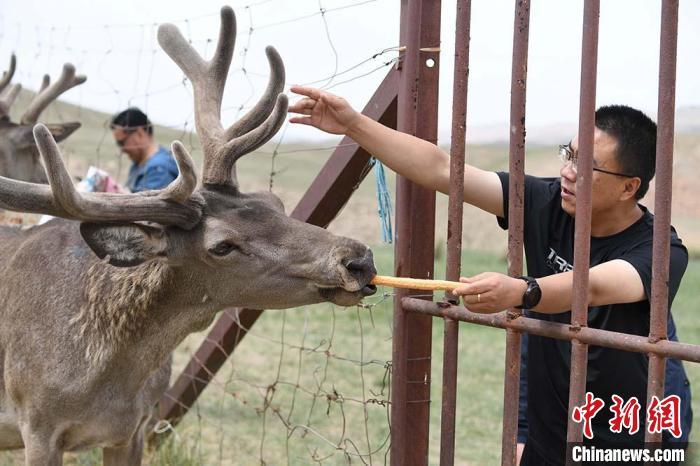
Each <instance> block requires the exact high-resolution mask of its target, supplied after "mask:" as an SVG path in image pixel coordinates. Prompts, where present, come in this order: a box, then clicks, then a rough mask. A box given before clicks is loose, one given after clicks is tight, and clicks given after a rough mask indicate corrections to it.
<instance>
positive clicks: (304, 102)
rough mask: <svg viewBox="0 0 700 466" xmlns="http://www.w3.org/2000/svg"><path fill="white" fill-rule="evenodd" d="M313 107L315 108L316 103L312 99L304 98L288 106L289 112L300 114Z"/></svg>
mask: <svg viewBox="0 0 700 466" xmlns="http://www.w3.org/2000/svg"><path fill="white" fill-rule="evenodd" d="M315 106H316V101H315V100H314V99H309V98H308V97H305V98H303V99H301V100H300V101H299V102H295V103H294V104H292V105H290V106H289V111H290V112H296V113H301V111H302V110H306V109H312V108H314V107H315Z"/></svg>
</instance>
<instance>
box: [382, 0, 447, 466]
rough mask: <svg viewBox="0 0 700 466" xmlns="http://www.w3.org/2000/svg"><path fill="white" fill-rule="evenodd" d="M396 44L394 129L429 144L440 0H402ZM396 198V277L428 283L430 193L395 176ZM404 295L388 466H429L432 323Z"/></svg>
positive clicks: (397, 312) (433, 130) (398, 311)
mask: <svg viewBox="0 0 700 466" xmlns="http://www.w3.org/2000/svg"><path fill="white" fill-rule="evenodd" d="M400 43H401V45H402V46H403V47H405V49H404V52H403V54H402V57H401V62H400V66H401V67H400V73H401V76H400V80H399V98H398V125H397V126H398V127H397V129H398V130H399V131H402V132H405V133H409V134H413V135H415V136H417V137H420V138H423V139H426V140H428V141H432V142H436V139H437V103H438V77H439V76H438V73H439V65H440V60H439V58H440V47H439V45H440V2H439V1H427V0H426V1H423V0H403V1H402V2H401V36H400ZM419 114H420V118H419V117H418V115H419ZM396 193H397V194H396V203H397V208H396V249H395V259H394V261H395V275H396V276H400V277H413V278H433V261H434V257H433V256H434V236H435V192H433V191H428V190H426V189H424V188H421V187H419V186H417V185H415V184H413V183H411V182H410V181H408V180H407V179H405V178H403V177H401V176H397V181H396ZM415 212H420V213H421V216H420V220H416V221H414V217H415ZM411 292H412V290H398V292H397V294H396V298H395V299H394V337H393V340H392V345H393V346H392V369H393V373H392V382H393V383H392V391H391V401H392V409H391V427H392V429H391V464H392V465H410V464H416V465H424V464H427V462H428V439H429V435H428V434H429V424H430V422H429V421H430V374H431V368H430V362H431V359H430V358H431V345H432V319H430V318H428V317H425V316H418V315H410V314H407V313H405V312H404V311H403V309H402V308H401V298H402V297H403V296H406V295H407V294H409V293H411ZM422 294H427V295H428V298H429V299H430V298H431V297H432V294H431V293H425V292H423V293H422ZM409 341H410V342H411V344H410V345H408V342H409ZM409 419H410V423H409V422H408V420H409Z"/></svg>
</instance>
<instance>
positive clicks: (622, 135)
mask: <svg viewBox="0 0 700 466" xmlns="http://www.w3.org/2000/svg"><path fill="white" fill-rule="evenodd" d="M595 125H596V127H597V128H598V129H600V130H601V131H605V132H606V133H607V134H609V135H610V136H612V137H613V138H615V140H616V141H617V150H616V156H617V161H618V163H619V164H620V170H621V171H622V172H623V173H629V174H630V175H634V176H637V177H639V179H640V180H642V182H641V183H640V185H639V189H638V190H637V194H636V195H635V197H636V198H637V199H641V198H643V197H644V195H645V194H646V193H647V190H648V189H649V182H650V181H651V180H652V178H654V173H655V171H656V123H654V121H653V120H652V119H651V118H649V117H648V116H646V115H645V114H644V113H643V112H641V111H639V110H637V109H634V108H632V107H627V106H625V105H607V106H603V107H600V108H599V109H598V110H596V112H595Z"/></svg>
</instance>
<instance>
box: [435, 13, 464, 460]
mask: <svg viewBox="0 0 700 466" xmlns="http://www.w3.org/2000/svg"><path fill="white" fill-rule="evenodd" d="M455 16H456V26H455V69H454V78H453V85H452V92H453V94H452V140H451V143H450V199H449V205H448V218H447V267H446V271H445V276H446V277H447V279H448V280H451V281H457V280H459V275H460V270H461V267H460V266H461V256H462V213H463V212H464V175H465V173H464V159H465V157H466V154H465V139H466V133H467V88H468V85H469V35H470V30H471V0H458V1H457V8H456V15H455ZM445 299H446V300H448V301H451V302H457V301H458V299H457V297H456V296H455V295H453V294H452V293H450V292H447V293H446V294H445ZM444 325H445V330H444V332H445V333H444V340H443V364H442V416H441V428H440V465H441V466H450V465H453V464H454V457H455V416H456V410H457V355H458V347H459V322H458V321H456V320H452V319H444Z"/></svg>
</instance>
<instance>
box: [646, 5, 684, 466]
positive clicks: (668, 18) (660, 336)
mask: <svg viewBox="0 0 700 466" xmlns="http://www.w3.org/2000/svg"><path fill="white" fill-rule="evenodd" d="M677 43H678V0H664V2H663V3H662V9H661V38H660V58H659V95H658V100H659V102H658V127H657V139H656V195H655V201H654V242H653V246H652V251H653V252H652V254H653V256H652V257H653V259H652V272H651V302H650V305H651V317H650V325H649V329H650V331H649V341H651V342H658V341H663V340H666V337H667V335H666V330H667V323H668V320H667V319H668V275H669V255H670V253H671V252H670V248H671V243H670V241H671V238H670V235H671V189H672V175H673V130H674V118H675V104H676V50H677ZM665 372H666V359H665V358H664V357H663V356H657V355H655V354H652V355H650V356H649V372H648V379H647V380H648V381H647V406H649V404H650V402H651V398H652V397H653V396H655V397H657V398H659V399H662V398H663V396H664V376H665ZM644 440H645V442H647V443H652V442H653V443H659V442H661V432H659V433H650V432H649V430H648V429H647V430H646V434H645V437H644ZM648 464H655V463H648Z"/></svg>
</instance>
